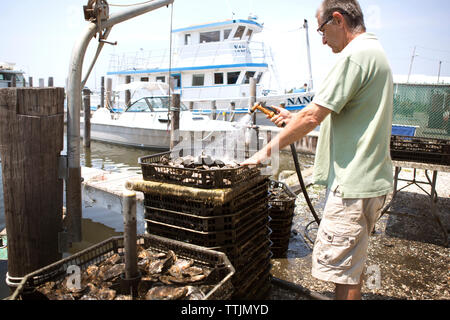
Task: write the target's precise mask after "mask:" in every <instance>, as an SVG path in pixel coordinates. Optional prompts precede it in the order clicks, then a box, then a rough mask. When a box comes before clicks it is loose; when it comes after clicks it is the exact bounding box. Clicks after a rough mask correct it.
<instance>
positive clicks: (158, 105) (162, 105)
mask: <svg viewBox="0 0 450 320" xmlns="http://www.w3.org/2000/svg"><path fill="white" fill-rule="evenodd" d="M147 100H148V102H149V103H150V105H151V106H152V111H155V112H162V111H165V112H167V111H168V110H169V98H168V97H163V98H160V97H155V98H147Z"/></svg>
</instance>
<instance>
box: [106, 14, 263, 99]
mask: <svg viewBox="0 0 450 320" xmlns="http://www.w3.org/2000/svg"><path fill="white" fill-rule="evenodd" d="M262 29H263V26H262V25H261V24H259V23H258V22H257V21H256V19H255V18H249V19H247V20H237V19H235V20H227V21H222V22H214V23H208V24H202V25H195V26H190V27H186V28H180V29H175V30H173V31H172V33H173V35H174V43H173V46H174V49H173V54H172V59H171V60H170V57H169V55H168V54H166V55H163V56H158V55H157V54H155V52H151V53H149V54H146V53H144V52H140V53H136V55H135V57H134V59H126V57H120V56H117V57H116V58H113V60H114V62H115V63H113V64H111V65H110V69H112V70H111V71H110V72H108V75H115V76H117V78H118V79H117V81H116V84H117V85H120V84H123V83H125V82H126V81H127V80H126V79H127V76H129V77H130V81H131V82H133V81H149V82H157V81H160V82H164V83H169V73H170V76H171V77H172V79H173V80H172V88H173V92H175V93H180V95H181V100H182V101H184V102H185V103H186V102H188V101H198V102H200V101H211V100H217V101H220V100H221V99H224V98H226V99H235V100H238V99H243V98H246V97H248V96H249V82H250V78H251V77H253V78H255V80H256V82H257V83H260V81H261V79H262V77H263V75H264V73H265V72H266V71H267V70H268V63H267V62H266V58H267V57H268V56H269V54H268V52H267V51H266V48H265V47H264V44H263V43H262V42H254V41H252V38H253V36H254V35H255V34H256V33H258V32H261V31H262ZM166 51H168V50H166ZM169 66H170V69H169ZM258 87H259V86H257V91H258V90H261V89H260V88H258Z"/></svg>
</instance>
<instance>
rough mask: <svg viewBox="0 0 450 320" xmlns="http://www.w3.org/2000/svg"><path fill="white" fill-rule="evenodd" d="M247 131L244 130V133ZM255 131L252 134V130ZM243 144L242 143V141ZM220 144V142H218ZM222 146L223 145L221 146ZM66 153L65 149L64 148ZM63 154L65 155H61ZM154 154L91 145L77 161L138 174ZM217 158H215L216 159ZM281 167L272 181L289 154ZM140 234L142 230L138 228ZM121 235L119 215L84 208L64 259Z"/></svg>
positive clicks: (0, 267)
mask: <svg viewBox="0 0 450 320" xmlns="http://www.w3.org/2000/svg"><path fill="white" fill-rule="evenodd" d="M250 121H251V115H248V116H245V117H243V118H242V119H241V121H240V123H241V124H242V126H243V127H246V124H248V123H250ZM245 130H247V129H245ZM252 131H254V130H252ZM235 134H236V137H234V138H233V139H227V140H230V141H233V140H239V139H241V138H240V136H242V134H243V132H242V131H241V130H236V133H235ZM241 140H242V139H241ZM219 142H220V137H219V138H218V139H216V143H219ZM220 143H222V142H220ZM222 146H223V143H222ZM65 150H66V146H65ZM63 152H65V151H63ZM154 153H157V152H156V151H152V150H144V149H139V148H131V147H123V146H118V145H112V144H107V143H101V142H96V141H92V142H91V148H90V149H84V148H81V154H80V160H81V165H82V166H86V167H93V168H98V169H102V170H108V171H112V172H119V173H120V172H136V173H141V169H140V166H139V164H138V158H139V157H141V156H145V155H149V154H154ZM216 156H218V155H216ZM280 158H281V159H280V167H279V168H278V170H277V172H276V173H275V177H277V174H278V173H279V172H281V171H282V170H295V169H294V164H293V161H292V155H291V154H290V152H283V153H281V157H280ZM300 162H301V163H302V164H304V163H308V164H311V158H310V157H301V158H300ZM1 179H2V176H1V167H0V231H1V230H3V229H4V228H5V216H4V204H3V183H2V181H1ZM138 229H141V230H142V226H141V228H138ZM122 233H123V217H122V215H121V213H120V212H112V211H108V210H106V209H101V208H84V207H83V220H82V235H83V239H82V241H81V242H79V243H74V244H73V246H72V248H71V249H70V250H69V252H66V253H65V254H64V255H63V256H64V257H65V256H68V255H71V254H74V253H76V252H78V251H80V250H82V249H85V248H88V247H90V246H92V245H94V244H96V243H99V242H101V241H103V240H105V239H108V238H110V237H112V236H116V235H121V234H122ZM6 272H7V262H6V261H4V260H0V299H2V298H5V297H7V296H9V295H10V294H11V293H10V291H9V288H8V287H7V286H6V284H5V281H4V279H5V275H6Z"/></svg>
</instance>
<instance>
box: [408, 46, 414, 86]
mask: <svg viewBox="0 0 450 320" xmlns="http://www.w3.org/2000/svg"><path fill="white" fill-rule="evenodd" d="M415 56H416V47H414V50H413V54H412V57H411V64H410V65H409V72H408V80H406V83H409V77H410V76H411V70H412V66H413V63H414V58H415Z"/></svg>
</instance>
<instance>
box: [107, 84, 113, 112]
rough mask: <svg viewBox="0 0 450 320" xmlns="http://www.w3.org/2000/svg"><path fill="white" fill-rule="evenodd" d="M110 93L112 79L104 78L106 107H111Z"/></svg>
mask: <svg viewBox="0 0 450 320" xmlns="http://www.w3.org/2000/svg"><path fill="white" fill-rule="evenodd" d="M111 94H112V79H111V78H108V79H106V107H107V108H108V109H111V108H112V100H111Z"/></svg>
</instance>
